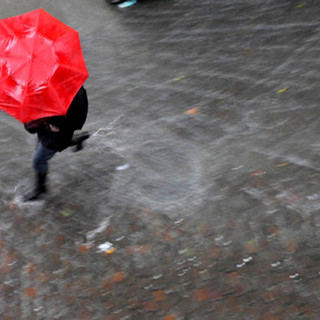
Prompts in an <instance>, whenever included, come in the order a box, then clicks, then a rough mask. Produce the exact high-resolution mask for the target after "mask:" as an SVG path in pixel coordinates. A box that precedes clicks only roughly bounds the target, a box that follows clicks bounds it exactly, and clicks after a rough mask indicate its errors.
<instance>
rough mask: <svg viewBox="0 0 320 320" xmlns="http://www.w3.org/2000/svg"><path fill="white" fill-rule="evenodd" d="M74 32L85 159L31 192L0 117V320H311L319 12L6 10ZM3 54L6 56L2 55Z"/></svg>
mask: <svg viewBox="0 0 320 320" xmlns="http://www.w3.org/2000/svg"><path fill="white" fill-rule="evenodd" d="M38 8H42V9H44V10H46V11H47V12H49V13H50V14H51V15H53V16H54V17H56V18H57V19H59V20H61V21H62V22H63V23H65V24H67V25H68V26H70V27H72V28H74V29H76V30H77V31H78V32H79V37H80V40H81V46H82V51H83V54H84V59H85V62H86V66H87V69H88V72H89V74H90V76H89V78H88V79H87V80H86V82H85V83H84V87H85V88H86V90H87V94H88V99H89V113H88V117H87V121H86V123H85V126H84V130H87V131H89V132H90V134H91V136H90V138H89V139H88V140H87V141H85V143H84V148H83V150H81V151H79V152H72V150H71V149H67V150H65V151H63V152H61V153H58V154H56V155H55V157H54V158H53V159H52V160H51V161H50V169H49V175H48V193H47V194H46V196H45V197H43V198H42V199H40V200H39V201H32V202H28V203H23V202H21V201H19V195H21V194H22V193H23V192H25V191H26V190H27V189H28V187H29V186H30V185H31V184H32V183H33V179H34V177H33V175H34V173H33V169H32V158H33V154H34V151H35V144H36V142H35V137H34V135H31V134H29V133H28V132H27V131H25V130H24V127H23V125H22V124H21V123H20V122H19V121H17V120H15V119H14V118H13V117H11V116H10V115H8V114H6V113H4V112H0V130H1V134H0V288H1V290H0V318H1V319H4V320H13V319H14V320H17V319H18V320H20V319H21V320H29V319H32V320H33V319H35V320H40V319H41V320H44V319H48V320H52V319H59V320H69V319H79V320H87V319H88V320H89V319H90V320H102V319H103V320H126V319H132V320H140V319H145V320H148V319H152V320H154V319H159V320H183V319H190V320H207V319H208V320H211V319H228V320H229V319H257V320H264V319H268V320H269V319H272V320H282V319H319V317H320V302H319V297H320V267H319V259H320V245H319V244H320V216H318V214H319V213H320V211H319V208H320V165H319V163H320V161H318V160H320V156H319V155H318V153H319V152H320V143H319V141H318V139H319V135H320V127H319V123H318V118H317V115H318V114H319V110H318V108H319V101H320V90H319V88H318V86H319V80H320V79H319V78H320V76H319V56H320V48H319V41H320V20H319V16H320V3H319V2H318V1H317V0H305V1H298V0H281V1H276V0H237V1H232V0H201V1H192V0H137V1H123V2H122V3H121V4H110V3H109V1H106V0H97V1H92V0H68V1H62V0H55V1H48V0H10V1H2V2H1V3H0V19H4V18H7V17H11V16H16V15H19V14H22V13H25V12H28V11H32V10H35V9H38ZM0 42H1V39H0Z"/></svg>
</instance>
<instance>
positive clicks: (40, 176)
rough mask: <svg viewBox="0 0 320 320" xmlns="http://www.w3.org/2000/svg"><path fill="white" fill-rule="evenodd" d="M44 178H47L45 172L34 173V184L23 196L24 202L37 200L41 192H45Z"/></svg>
mask: <svg viewBox="0 0 320 320" xmlns="http://www.w3.org/2000/svg"><path fill="white" fill-rule="evenodd" d="M46 178H47V173H46V172H45V173H39V172H38V173H37V174H36V184H35V186H34V187H33V189H32V190H30V191H29V192H27V193H26V194H25V195H24V196H23V201H24V202H27V201H32V200H37V199H38V198H39V197H40V196H41V195H42V194H44V193H46V192H47V188H46Z"/></svg>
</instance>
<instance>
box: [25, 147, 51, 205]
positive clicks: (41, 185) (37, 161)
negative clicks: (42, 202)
mask: <svg viewBox="0 0 320 320" xmlns="http://www.w3.org/2000/svg"><path fill="white" fill-rule="evenodd" d="M55 153H56V151H54V150H51V149H48V148H46V147H45V146H43V145H42V144H41V143H40V142H38V145H37V149H36V153H35V155H34V158H33V168H34V170H35V173H36V183H35V186H34V187H33V189H32V190H30V191H29V192H27V193H26V194H25V195H24V197H23V200H24V201H31V200H36V199H37V198H38V197H39V196H40V195H41V194H43V193H45V192H46V177H47V173H48V161H49V160H50V159H51V158H52V157H53V156H54V155H55Z"/></svg>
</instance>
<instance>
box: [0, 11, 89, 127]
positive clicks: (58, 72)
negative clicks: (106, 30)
mask: <svg viewBox="0 0 320 320" xmlns="http://www.w3.org/2000/svg"><path fill="white" fill-rule="evenodd" d="M88 76H89V74H88V71H87V68H86V65H85V62H84V59H83V55H82V50H81V46H80V39H79V35H78V32H77V31H76V30H74V29H72V28H70V27H69V26H67V25H65V24H64V23H62V22H61V21H59V20H57V19H56V18H55V17H53V16H51V15H50V14H48V13H47V12H45V11H44V10H42V9H38V10H35V11H31V12H28V13H25V14H22V15H19V16H16V17H11V18H6V19H2V20H0V109H1V110H3V111H5V112H7V113H8V114H10V115H11V116H13V117H15V118H16V119H18V120H19V121H21V122H22V123H26V122H28V121H31V120H36V119H39V118H44V117H50V116H57V115H65V114H66V112H67V111H68V107H69V105H70V104H71V102H72V100H73V98H74V96H75V95H76V93H77V92H78V90H79V89H80V87H81V86H82V85H83V83H84V82H85V80H86V79H87V77H88Z"/></svg>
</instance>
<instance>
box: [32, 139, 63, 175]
mask: <svg viewBox="0 0 320 320" xmlns="http://www.w3.org/2000/svg"><path fill="white" fill-rule="evenodd" d="M56 152H57V151H55V150H51V149H48V148H46V147H45V146H43V145H42V144H41V142H40V141H38V143H37V148H36V153H35V155H34V158H33V168H34V169H35V170H36V172H37V173H47V172H48V161H49V160H50V159H51V158H53V156H54V155H55V154H56Z"/></svg>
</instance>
